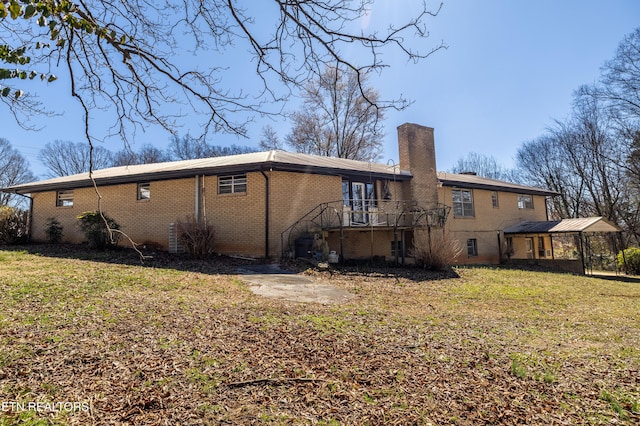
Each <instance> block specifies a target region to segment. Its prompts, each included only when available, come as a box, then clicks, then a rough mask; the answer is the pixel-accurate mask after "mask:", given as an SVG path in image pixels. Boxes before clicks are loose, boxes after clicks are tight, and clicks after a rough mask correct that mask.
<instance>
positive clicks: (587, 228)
mask: <svg viewBox="0 0 640 426" xmlns="http://www.w3.org/2000/svg"><path fill="white" fill-rule="evenodd" d="M620 231H622V229H621V228H620V227H619V226H617V225H615V224H613V223H611V222H609V221H608V220H606V219H605V218H603V217H601V216H597V217H583V218H576V219H562V220H551V221H543V222H520V223H519V224H517V225H514V226H510V227H508V228H506V229H505V230H504V233H505V234H562V233H577V232H620Z"/></svg>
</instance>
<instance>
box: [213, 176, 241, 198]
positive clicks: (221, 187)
mask: <svg viewBox="0 0 640 426" xmlns="http://www.w3.org/2000/svg"><path fill="white" fill-rule="evenodd" d="M244 192H247V175H233V176H220V177H218V194H239V193H244Z"/></svg>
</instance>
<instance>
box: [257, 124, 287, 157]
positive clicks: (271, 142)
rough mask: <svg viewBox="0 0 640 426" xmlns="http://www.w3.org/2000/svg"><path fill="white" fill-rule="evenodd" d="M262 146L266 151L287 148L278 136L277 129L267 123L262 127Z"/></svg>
mask: <svg viewBox="0 0 640 426" xmlns="http://www.w3.org/2000/svg"><path fill="white" fill-rule="evenodd" d="M260 148H261V149H264V150H265V151H270V150H272V149H278V150H284V149H285V147H284V144H283V141H282V140H281V139H280V137H279V136H278V133H277V132H276V130H275V129H274V128H273V127H272V126H270V125H266V126H264V127H263V128H262V135H261V138H260Z"/></svg>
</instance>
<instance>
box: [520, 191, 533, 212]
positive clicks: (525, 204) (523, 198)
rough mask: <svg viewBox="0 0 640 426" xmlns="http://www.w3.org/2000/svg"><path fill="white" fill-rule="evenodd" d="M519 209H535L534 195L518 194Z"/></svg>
mask: <svg viewBox="0 0 640 426" xmlns="http://www.w3.org/2000/svg"><path fill="white" fill-rule="evenodd" d="M518 208H519V209H533V195H527V194H518Z"/></svg>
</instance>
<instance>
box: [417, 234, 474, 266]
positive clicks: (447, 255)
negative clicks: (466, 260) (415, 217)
mask: <svg viewBox="0 0 640 426" xmlns="http://www.w3.org/2000/svg"><path fill="white" fill-rule="evenodd" d="M460 253H462V249H461V248H460V246H459V244H458V241H457V240H453V239H451V238H449V236H448V235H447V234H445V233H443V232H442V231H441V230H439V229H437V230H434V231H431V232H430V233H429V232H427V231H426V230H424V231H422V230H421V231H416V232H415V233H414V235H413V248H412V249H411V250H410V253H409V254H410V255H411V256H413V259H414V261H415V263H416V265H418V266H421V267H422V268H424V269H429V270H432V271H442V270H445V269H447V268H448V267H450V266H451V264H452V263H453V261H454V260H455V259H456V257H458V256H459V255H460Z"/></svg>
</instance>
